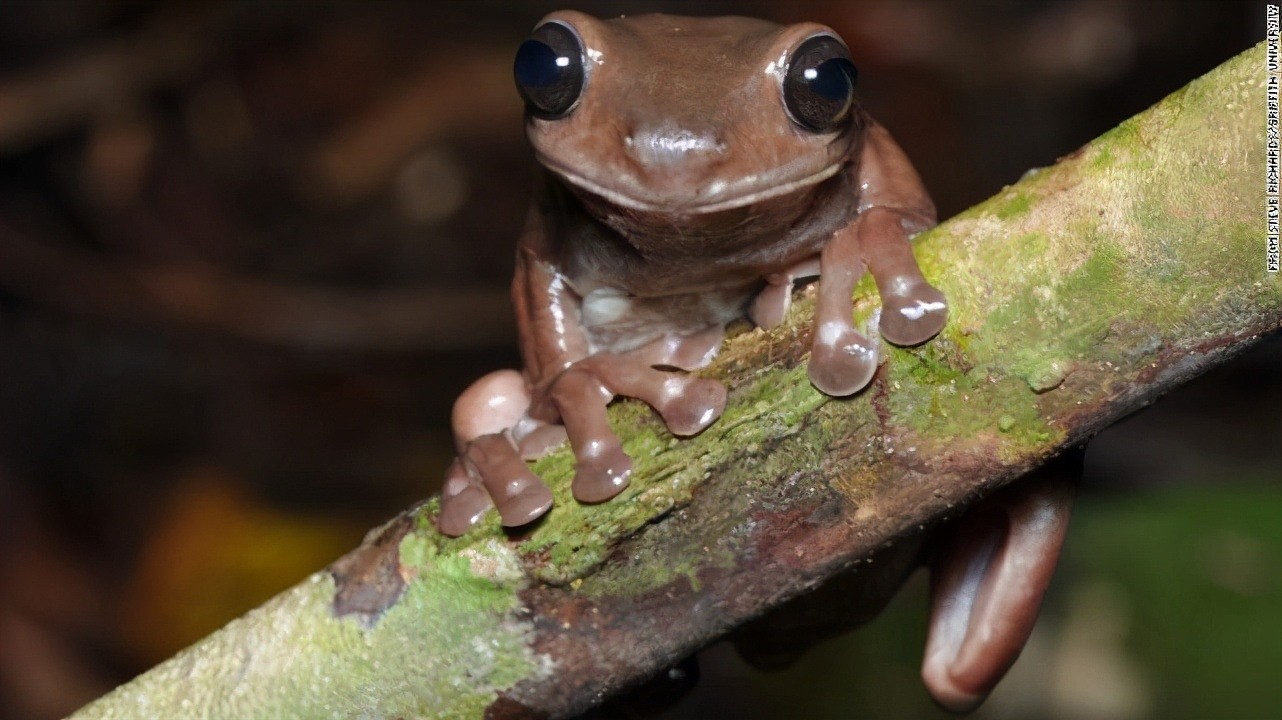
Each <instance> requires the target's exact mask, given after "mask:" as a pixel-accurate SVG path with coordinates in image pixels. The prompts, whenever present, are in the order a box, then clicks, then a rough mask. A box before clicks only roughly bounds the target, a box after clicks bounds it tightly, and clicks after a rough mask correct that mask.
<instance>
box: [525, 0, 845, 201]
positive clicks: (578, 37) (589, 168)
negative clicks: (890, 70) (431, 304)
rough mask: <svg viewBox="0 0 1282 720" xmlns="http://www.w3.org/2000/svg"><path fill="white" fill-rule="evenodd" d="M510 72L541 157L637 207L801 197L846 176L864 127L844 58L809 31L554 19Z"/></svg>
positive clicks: (740, 24)
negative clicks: (844, 170) (841, 174)
mask: <svg viewBox="0 0 1282 720" xmlns="http://www.w3.org/2000/svg"><path fill="white" fill-rule="evenodd" d="M515 74H516V83H517V88H518V90H519V91H520V93H521V96H522V97H523V98H524V100H525V103H526V109H527V112H526V128H527V133H528V135H529V138H530V141H531V143H532V144H533V145H534V149H535V152H536V153H537V155H538V158H539V161H540V162H541V163H542V164H543V165H544V166H546V167H547V168H548V169H549V170H551V171H552V172H553V173H555V174H556V175H558V176H560V177H561V178H562V179H564V180H565V181H566V182H567V183H568V184H569V185H570V186H571V187H572V188H574V189H575V191H576V192H578V193H580V194H583V193H587V194H588V195H590V196H594V197H595V198H597V199H600V200H604V201H606V202H607V203H609V204H611V205H614V206H616V207H618V208H619V209H623V210H627V211H630V212H632V213H640V214H647V215H659V216H668V217H672V216H695V215H706V214H708V213H717V212H720V211H723V210H731V209H735V208H740V207H743V206H747V205H752V204H756V203H762V202H766V201H770V200H773V199H775V198H781V197H782V196H786V195H795V194H798V193H800V192H803V191H804V190H805V189H807V188H810V187H814V186H816V185H817V184H819V183H820V182H822V181H823V180H825V179H827V178H829V177H831V176H833V175H834V174H836V173H837V172H838V171H839V170H840V169H841V168H842V166H843V164H844V163H845V162H847V160H848V158H849V157H850V154H851V148H852V145H853V144H854V143H857V142H858V139H859V137H860V133H861V131H862V130H863V127H864V124H865V122H866V121H865V119H864V114H863V112H862V110H861V109H860V107H859V106H858V104H857V101H856V100H855V97H854V83H855V76H856V72H855V66H854V64H853V63H852V62H851V60H850V52H849V50H848V49H847V48H846V46H845V44H844V43H843V42H842V41H841V39H840V38H839V37H838V36H837V34H836V33H835V32H833V31H832V30H831V29H829V28H827V27H824V26H822V25H817V24H814V23H805V24H799V25H790V26H780V25H775V24H773V23H769V22H765V21H762V20H753V19H749V18H741V17H720V18H686V17H675V16H670V15H643V16H637V17H627V18H617V19H613V20H598V19H596V18H593V17H591V16H589V15H585V14H583V13H579V12H570V11H564V12H556V13H553V14H551V15H549V16H547V17H546V18H544V19H543V20H542V21H540V22H539V24H538V25H537V26H536V27H535V29H534V32H533V33H532V34H531V35H530V37H529V39H527V40H526V41H525V42H524V43H523V44H522V45H521V47H520V49H519V50H518V51H517V55H516V64H515Z"/></svg>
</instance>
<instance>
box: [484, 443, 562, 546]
mask: <svg viewBox="0 0 1282 720" xmlns="http://www.w3.org/2000/svg"><path fill="white" fill-rule="evenodd" d="M463 461H464V463H465V464H466V466H467V467H468V468H469V470H470V473H469V474H470V475H471V476H473V477H478V478H480V479H481V484H483V485H484V486H485V489H486V490H487V491H489V494H490V499H491V500H493V501H494V507H495V508H497V509H498V511H499V518H500V519H501V520H502V522H503V525H504V526H506V527H517V526H520V525H524V524H526V523H528V522H530V521H531V520H534V519H535V518H537V517H539V516H540V515H542V514H543V513H545V512H547V511H548V508H550V507H552V491H551V490H549V489H548V487H547V485H544V484H543V481H542V480H540V479H539V476H538V475H535V474H534V473H533V472H532V471H531V470H530V468H529V467H528V466H526V464H525V461H524V460H522V459H521V456H520V455H519V454H518V453H517V449H516V446H515V445H513V444H512V441H511V440H510V439H509V438H508V437H507V436H506V435H501V434H497V433H496V434H492V435H483V436H481V437H479V438H477V439H475V440H473V441H472V442H471V443H470V444H469V445H468V446H467V451H466V453H464V456H463Z"/></svg>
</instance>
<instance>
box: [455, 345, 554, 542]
mask: <svg viewBox="0 0 1282 720" xmlns="http://www.w3.org/2000/svg"><path fill="white" fill-rule="evenodd" d="M529 406H530V394H529V388H528V387H527V386H526V383H525V379H524V378H523V377H522V376H521V374H520V373H518V372H516V371H515V370H500V371H497V372H493V373H490V374H489V375H486V376H485V377H483V378H481V379H480V380H477V381H476V382H475V383H472V385H471V386H469V387H468V389H467V390H465V391H463V394H462V395H460V396H459V398H458V400H456V401H455V403H454V411H453V413H452V417H451V420H452V424H453V428H454V442H455V445H456V446H457V448H458V451H459V460H456V461H455V462H454V463H453V464H452V465H451V466H450V469H449V471H447V473H446V480H445V486H444V487H443V488H442V490H441V512H440V516H439V517H438V518H437V527H438V529H440V531H441V532H442V533H445V534H446V535H451V536H458V535H462V534H463V533H465V532H467V530H468V529H469V528H471V527H472V526H473V525H475V524H476V523H477V522H479V521H480V519H481V518H482V517H483V516H484V514H485V512H486V511H487V510H488V509H489V508H490V506H491V504H493V505H494V506H495V507H496V508H497V509H498V511H499V517H500V518H501V520H502V522H503V524H504V525H506V526H509V527H514V526H519V525H524V524H526V523H528V522H530V521H532V520H534V519H536V518H538V517H539V516H540V515H542V514H543V513H545V512H547V510H548V508H550V507H551V506H552V492H551V491H550V490H549V489H548V487H547V486H546V485H544V484H543V481H542V480H540V479H539V478H538V476H537V475H535V474H534V473H533V472H531V471H530V469H529V468H528V467H526V465H525V461H524V460H523V459H522V457H521V454H520V453H519V452H518V450H517V447H516V445H515V443H514V441H513V438H512V436H511V428H513V427H516V426H517V425H518V424H519V423H521V422H522V421H523V419H525V418H526V412H527V410H528V409H529Z"/></svg>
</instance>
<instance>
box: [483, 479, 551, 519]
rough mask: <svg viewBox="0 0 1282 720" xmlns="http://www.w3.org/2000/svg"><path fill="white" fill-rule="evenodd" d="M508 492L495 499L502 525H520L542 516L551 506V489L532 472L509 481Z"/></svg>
mask: <svg viewBox="0 0 1282 720" xmlns="http://www.w3.org/2000/svg"><path fill="white" fill-rule="evenodd" d="M506 489H507V490H509V491H510V494H508V495H506V496H505V497H503V498H500V499H498V500H496V501H495V506H496V507H497V508H498V510H499V518H500V519H501V520H502V522H503V526H504V527H520V526H522V525H525V524H527V523H531V522H533V521H535V520H537V519H538V518H540V517H542V515H543V513H546V512H547V511H548V510H549V509H550V508H551V507H552V491H551V490H550V489H548V486H547V485H545V484H543V481H542V480H540V479H538V477H537V476H535V475H534V474H533V473H530V477H529V478H521V479H518V480H513V481H510V482H509V483H508V484H507V488H506Z"/></svg>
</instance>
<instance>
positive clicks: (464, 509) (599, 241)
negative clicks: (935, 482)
mask: <svg viewBox="0 0 1282 720" xmlns="http://www.w3.org/2000/svg"><path fill="white" fill-rule="evenodd" d="M514 77H515V81H516V86H517V90H518V92H519V94H520V96H521V98H522V100H523V102H524V105H525V131H526V136H527V138H528V140H529V143H530V145H531V146H532V148H533V150H534V155H535V158H536V159H537V161H538V164H539V167H540V170H539V175H538V182H537V186H536V191H535V197H534V202H533V203H532V207H531V209H530V211H529V213H528V215H527V217H526V220H525V225H524V229H523V230H522V232H521V234H520V237H519V239H518V242H517V251H516V269H515V273H514V278H513V281H512V290H511V292H512V300H513V305H514V307H515V310H516V320H517V328H518V338H519V346H520V352H521V358H522V363H523V368H522V369H521V370H519V371H518V370H511V369H508V370H499V371H496V372H493V373H490V374H488V375H486V376H484V377H482V378H481V379H479V380H477V381H476V382H475V383H473V384H472V385H471V386H470V387H469V388H467V389H466V390H465V391H464V392H463V393H462V394H461V395H460V396H459V398H458V400H457V401H456V402H455V404H454V408H453V411H452V415H451V424H452V428H453V432H454V437H455V445H456V449H457V451H458V456H457V458H456V459H455V461H454V462H453V463H452V464H451V465H450V467H449V469H448V470H447V471H446V478H445V483H444V486H443V489H442V492H441V503H440V512H439V514H438V517H437V527H438V529H439V530H440V531H441V532H442V533H444V534H446V535H449V536H459V535H462V534H463V533H465V532H467V530H468V529H470V528H471V527H473V526H474V525H475V524H476V523H478V522H479V521H480V520H481V519H482V518H483V517H484V516H485V514H486V513H487V512H489V511H490V509H491V508H494V509H496V510H497V512H498V515H499V519H500V521H501V523H502V525H503V526H505V527H509V528H517V527H521V526H525V525H528V524H530V523H532V522H533V521H535V520H536V519H538V518H539V517H541V516H542V515H544V514H545V513H546V512H548V510H549V509H550V508H551V506H552V502H553V500H552V493H551V490H550V489H549V488H548V486H547V485H546V484H545V483H544V482H543V481H542V480H541V479H540V478H539V477H538V476H537V475H535V474H534V472H533V471H532V470H531V469H530V467H529V466H528V464H527V461H528V460H530V459H533V458H536V457H538V456H540V455H541V454H544V453H546V452H548V451H549V450H550V449H552V448H554V447H556V446H558V445H560V444H562V443H563V442H565V441H566V440H568V441H569V444H570V447H571V450H572V451H573V454H574V458H575V473H574V477H573V480H572V484H571V490H572V493H573V496H574V498H575V499H576V500H577V501H579V502H581V503H589V504H591V503H601V502H605V501H608V500H610V499H611V498H613V497H615V496H616V495H618V494H619V493H620V492H621V491H623V490H624V489H625V488H626V487H627V486H628V484H629V482H630V479H631V473H632V461H631V458H629V457H628V455H627V454H626V453H625V452H624V450H623V448H622V443H621V441H620V439H619V438H618V437H617V436H616V435H615V433H614V432H613V431H612V430H611V428H610V425H609V423H608V420H607V413H606V408H607V406H608V405H609V404H610V403H611V402H612V401H614V400H615V398H617V397H620V396H622V397H631V398H635V399H639V400H641V401H643V402H645V403H646V404H648V405H649V406H650V407H652V408H653V409H654V410H655V411H656V412H657V413H658V415H659V417H660V418H661V420H662V421H663V423H664V424H665V426H666V428H667V430H668V431H670V432H671V433H672V434H674V435H676V436H679V437H689V436H693V435H697V434H698V433H700V432H702V431H703V430H705V429H706V428H708V427H709V426H710V425H711V424H712V423H714V422H715V421H716V420H717V419H718V418H719V417H720V415H721V414H722V412H723V410H724V409H725V403H726V389H725V387H724V386H723V385H722V384H721V383H720V382H718V381H716V380H714V379H711V378H707V377H702V376H699V375H697V374H694V373H693V371H695V370H698V369H700V368H703V367H705V366H707V365H708V364H709V363H710V362H711V361H712V359H713V358H714V356H715V355H716V353H717V350H718V348H719V347H720V345H721V343H722V340H723V337H724V333H725V329H726V327H727V326H728V325H729V324H730V323H732V322H734V321H736V320H740V319H742V318H747V319H749V320H750V321H751V322H753V323H754V324H756V325H757V326H759V327H763V328H770V327H773V326H776V325H778V324H779V323H781V322H782V321H783V320H784V319H785V317H786V315H787V312H788V309H789V305H790V302H791V298H792V295H793V290H794V285H795V284H797V283H798V282H799V281H803V280H811V279H813V278H816V277H817V278H818V281H817V289H816V291H815V292H816V298H815V311H814V317H815V319H814V328H813V333H812V335H813V341H812V344H811V347H810V357H809V360H808V365H807V374H808V377H809V380H810V382H811V383H812V384H813V385H814V387H815V388H816V389H817V390H818V391H820V392H823V393H825V394H827V395H830V396H833V397H847V396H850V395H853V394H855V393H857V392H859V391H860V390H862V389H863V388H864V387H866V386H867V385H868V384H869V383H870V381H871V379H872V377H873V375H874V373H875V372H876V370H877V368H878V365H879V361H880V350H879V343H878V342H877V341H876V340H875V339H874V338H875V336H876V333H877V332H879V333H880V336H881V337H882V338H884V339H885V340H886V341H888V342H889V343H891V344H893V345H897V346H915V345H919V344H921V343H924V342H926V341H928V340H930V339H931V338H933V337H934V336H935V335H937V334H938V333H939V332H940V330H941V329H942V328H943V327H944V325H945V323H946V321H947V316H948V302H947V300H946V298H945V297H944V295H943V293H941V292H940V291H939V290H938V289H937V288H936V287H935V286H934V285H932V284H931V283H930V282H928V281H927V280H926V278H925V277H924V276H923V275H922V272H921V269H920V267H919V265H918V263H917V261H916V259H915V257H914V254H913V249H912V245H911V239H912V237H913V236H914V235H916V234H917V233H919V232H921V231H923V230H925V229H927V228H929V227H931V226H933V225H934V224H935V223H936V214H935V207H934V204H933V202H932V200H931V198H930V196H929V194H928V193H927V192H926V190H925V188H924V186H923V183H922V181H921V178H920V176H919V175H918V173H917V171H916V170H915V169H914V168H913V165H912V163H911V162H910V161H909V159H908V157H907V155H906V154H905V153H904V151H903V150H902V149H901V148H900V147H899V145H898V144H897V143H896V142H895V140H894V139H893V138H892V137H891V135H890V133H889V132H888V131H887V130H886V129H885V128H884V127H883V126H882V125H880V124H879V123H877V122H876V121H875V120H874V119H872V118H871V116H870V115H869V114H868V112H867V111H866V110H865V109H864V107H863V106H862V104H861V103H860V101H859V99H858V97H857V95H856V93H855V86H856V81H857V79H858V70H857V68H856V65H855V63H854V60H853V58H852V55H851V51H850V48H849V47H848V46H847V44H846V43H845V42H844V41H843V40H842V38H841V37H840V36H839V35H838V34H837V33H836V32H835V31H834V30H833V29H831V28H829V27H827V26H825V25H822V24H818V23H811V22H807V23H798V24H791V25H780V24H776V23H773V22H769V21H766V20H758V19H753V18H746V17H711V18H694V17H679V16H673V15H663V14H647V15H638V16H627V17H619V18H612V19H598V18H595V17H593V16H590V15H587V14H585V13H581V12H576V11H559V12H554V13H552V14H550V15H547V16H546V17H544V18H543V19H542V20H540V21H539V22H538V23H537V24H536V26H535V28H534V30H533V31H532V32H531V34H530V36H529V37H528V39H526V40H525V41H524V42H523V43H522V44H521V45H520V46H519V49H518V50H517V53H516V58H515V62H514ZM865 273H868V274H871V276H872V279H873V281H874V284H875V287H876V290H877V293H878V295H879V298H880V301H881V309H880V311H879V313H878V314H877V316H876V317H877V320H876V324H877V328H876V329H875V330H873V329H871V328H866V329H865V328H859V327H856V323H855V321H854V319H853V302H854V299H853V294H854V290H855V286H856V284H857V283H858V282H859V281H860V280H861V278H862V277H863V276H864V275H865ZM870 335H871V336H872V337H870Z"/></svg>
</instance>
